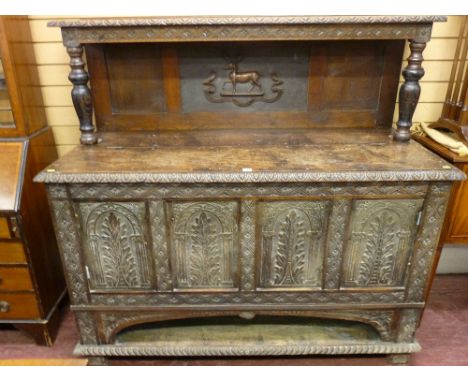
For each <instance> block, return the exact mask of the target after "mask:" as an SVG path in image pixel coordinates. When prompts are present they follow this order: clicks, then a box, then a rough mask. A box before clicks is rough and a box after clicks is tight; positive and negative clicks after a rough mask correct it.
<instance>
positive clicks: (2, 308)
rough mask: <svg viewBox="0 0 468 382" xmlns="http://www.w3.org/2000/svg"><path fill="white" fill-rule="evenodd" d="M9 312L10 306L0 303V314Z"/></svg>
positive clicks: (6, 303) (5, 302)
mask: <svg viewBox="0 0 468 382" xmlns="http://www.w3.org/2000/svg"><path fill="white" fill-rule="evenodd" d="M9 311H10V304H9V303H8V302H7V301H0V313H6V312H9Z"/></svg>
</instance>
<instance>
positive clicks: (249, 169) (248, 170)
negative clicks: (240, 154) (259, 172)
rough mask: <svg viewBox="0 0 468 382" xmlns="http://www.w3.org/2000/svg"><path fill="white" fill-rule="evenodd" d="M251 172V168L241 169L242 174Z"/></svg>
mask: <svg viewBox="0 0 468 382" xmlns="http://www.w3.org/2000/svg"><path fill="white" fill-rule="evenodd" d="M252 171H253V170H252V168H251V167H244V168H243V169H242V172H252Z"/></svg>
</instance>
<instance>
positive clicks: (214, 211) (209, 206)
mask: <svg viewBox="0 0 468 382" xmlns="http://www.w3.org/2000/svg"><path fill="white" fill-rule="evenodd" d="M170 209H171V215H172V218H171V261H172V265H173V272H175V285H176V288H179V289H199V288H202V289H206V288H235V287H237V285H236V284H237V282H236V280H235V279H236V274H237V270H238V266H237V258H238V255H237V252H238V215H239V203H238V202H234V201H225V202H181V203H177V202H173V203H171V204H170Z"/></svg>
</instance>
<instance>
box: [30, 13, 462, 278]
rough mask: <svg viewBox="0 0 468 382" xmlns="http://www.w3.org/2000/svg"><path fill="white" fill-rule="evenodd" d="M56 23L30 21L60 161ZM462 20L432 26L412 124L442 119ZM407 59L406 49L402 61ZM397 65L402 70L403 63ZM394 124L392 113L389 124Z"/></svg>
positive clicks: (63, 86) (73, 140)
mask: <svg viewBox="0 0 468 382" xmlns="http://www.w3.org/2000/svg"><path fill="white" fill-rule="evenodd" d="M58 18H76V16H73V17H57V16H50V17H48V16H30V17H29V19H30V26H31V32H32V39H33V42H34V51H35V55H36V61H37V64H38V70H39V76H40V83H41V89H42V94H43V98H44V103H45V109H46V114H47V119H48V122H49V125H51V126H52V129H53V132H54V136H55V142H56V144H57V150H58V154H59V156H62V155H64V154H65V153H67V152H68V151H70V150H71V149H72V148H73V147H75V146H76V145H78V144H79V128H78V125H79V124H78V118H77V116H76V114H75V111H74V109H73V105H72V100H71V97H70V91H71V85H70V83H69V81H68V73H69V67H68V61H69V58H68V55H67V53H66V51H65V48H64V47H63V45H62V39H61V34H60V29H59V28H49V27H47V22H48V21H50V20H52V19H58ZM461 20H462V17H461V16H449V18H448V21H447V22H446V23H436V24H435V25H434V28H433V37H432V40H431V41H430V42H429V44H428V46H427V48H426V50H425V51H424V60H425V61H424V63H423V67H424V68H425V69H426V73H427V74H426V75H425V76H424V77H423V78H422V80H421V88H422V92H421V98H420V101H419V104H418V107H417V109H416V112H415V115H414V118H413V120H414V121H415V122H432V121H435V120H437V119H438V117H439V116H440V114H441V111H442V105H443V102H444V99H445V93H446V91H447V86H448V80H449V77H450V70H451V67H452V61H453V56H454V54H455V48H456V44H457V36H458V33H459V30H460V24H461ZM408 55H409V49H408V47H406V51H405V54H404V57H405V59H406V57H408ZM402 65H403V66H405V65H406V60H404V61H403V62H402ZM397 119H398V109H397V108H396V109H395V115H394V120H395V121H396V120H397ZM467 252H468V247H467V246H456V247H448V248H444V251H443V252H442V258H441V263H440V266H439V271H442V272H454V271H455V272H456V271H462V272H468V253H467Z"/></svg>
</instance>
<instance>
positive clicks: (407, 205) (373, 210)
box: [341, 199, 423, 287]
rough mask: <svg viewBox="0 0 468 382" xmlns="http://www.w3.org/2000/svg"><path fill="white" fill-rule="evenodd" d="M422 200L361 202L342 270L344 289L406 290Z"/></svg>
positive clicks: (356, 206)
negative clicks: (388, 288)
mask: <svg viewBox="0 0 468 382" xmlns="http://www.w3.org/2000/svg"><path fill="white" fill-rule="evenodd" d="M422 203H423V200H422V199H415V200H357V201H355V202H354V204H353V209H352V213H351V223H350V232H349V237H348V241H347V245H346V251H345V256H344V259H343V268H342V284H341V285H342V287H402V286H404V280H405V269H406V268H407V267H406V265H407V263H408V260H409V256H410V253H411V250H412V247H413V241H414V238H415V234H416V227H417V220H418V215H419V211H421V208H422Z"/></svg>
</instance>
